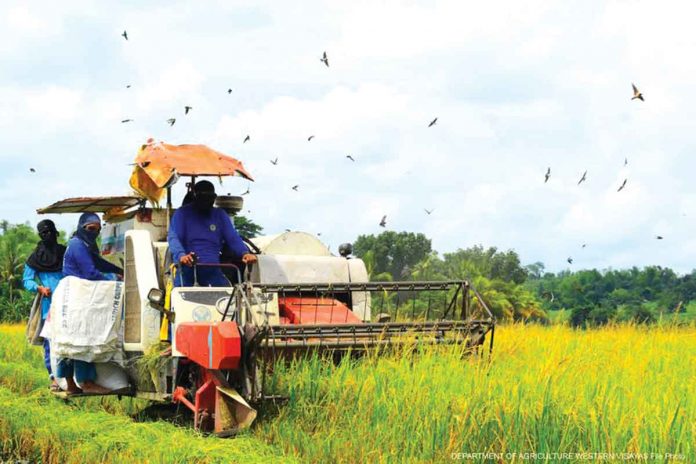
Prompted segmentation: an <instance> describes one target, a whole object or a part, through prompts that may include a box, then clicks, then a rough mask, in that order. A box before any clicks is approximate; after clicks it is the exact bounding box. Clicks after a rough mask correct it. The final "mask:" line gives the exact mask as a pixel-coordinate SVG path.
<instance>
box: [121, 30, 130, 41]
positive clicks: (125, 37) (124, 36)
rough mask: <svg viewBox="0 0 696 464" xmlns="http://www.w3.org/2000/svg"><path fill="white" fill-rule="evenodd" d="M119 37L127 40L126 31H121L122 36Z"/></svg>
mask: <svg viewBox="0 0 696 464" xmlns="http://www.w3.org/2000/svg"><path fill="white" fill-rule="evenodd" d="M121 37H123V38H124V39H126V40H128V33H127V32H126V31H123V34H121Z"/></svg>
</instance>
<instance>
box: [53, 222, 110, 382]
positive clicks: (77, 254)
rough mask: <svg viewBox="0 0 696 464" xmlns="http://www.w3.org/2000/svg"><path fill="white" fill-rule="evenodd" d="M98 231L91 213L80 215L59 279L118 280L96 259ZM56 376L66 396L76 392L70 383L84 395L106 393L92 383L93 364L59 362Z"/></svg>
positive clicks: (108, 263)
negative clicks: (61, 380) (64, 386)
mask: <svg viewBox="0 0 696 464" xmlns="http://www.w3.org/2000/svg"><path fill="white" fill-rule="evenodd" d="M100 231H101V221H100V220H99V216H97V215H96V214H94V213H83V214H82V215H81V216H80V220H79V222H78V224H77V232H75V235H74V236H73V238H71V239H70V241H69V242H68V249H67V250H66V252H65V258H64V260H63V275H64V276H65V277H68V276H74V277H79V278H80V279H87V280H119V279H120V278H121V277H122V274H123V270H122V269H121V268H120V267H118V266H115V265H114V264H111V263H110V262H108V261H106V260H105V259H103V258H102V257H101V256H99V248H98V247H97V237H98V236H99V232H100ZM56 376H58V377H61V378H65V379H66V380H67V381H68V392H69V393H76V392H79V391H80V390H79V388H78V387H77V385H76V384H75V381H74V380H73V376H74V377H75V379H76V380H77V381H78V382H79V383H80V384H81V385H82V391H83V392H85V393H107V392H108V391H109V390H108V389H106V388H104V387H102V386H101V385H97V384H96V383H94V380H95V379H96V378H97V370H96V368H95V367H94V363H90V362H86V361H80V360H78V359H66V358H63V359H60V360H59V361H58V368H57V371H56Z"/></svg>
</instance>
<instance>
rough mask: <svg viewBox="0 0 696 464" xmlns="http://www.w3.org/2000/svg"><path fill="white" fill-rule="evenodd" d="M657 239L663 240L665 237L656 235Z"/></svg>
mask: <svg viewBox="0 0 696 464" xmlns="http://www.w3.org/2000/svg"><path fill="white" fill-rule="evenodd" d="M655 238H656V239H658V240H662V239H663V238H664V237H663V236H662V235H656V236H655Z"/></svg>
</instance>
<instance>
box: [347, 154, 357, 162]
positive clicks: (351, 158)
mask: <svg viewBox="0 0 696 464" xmlns="http://www.w3.org/2000/svg"><path fill="white" fill-rule="evenodd" d="M346 158H348V159H349V160H351V161H352V162H354V163H355V158H353V157H352V156H350V155H346Z"/></svg>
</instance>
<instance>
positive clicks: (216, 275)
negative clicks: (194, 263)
mask: <svg viewBox="0 0 696 464" xmlns="http://www.w3.org/2000/svg"><path fill="white" fill-rule="evenodd" d="M196 269H197V270H196V277H197V280H198V285H200V286H201V287H229V285H230V282H229V280H227V278H226V277H225V275H224V274H223V273H222V271H221V270H220V268H219V267H197V268H196ZM193 280H194V279H193V267H189V266H179V269H177V272H176V280H175V281H174V286H175V287H193Z"/></svg>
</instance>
